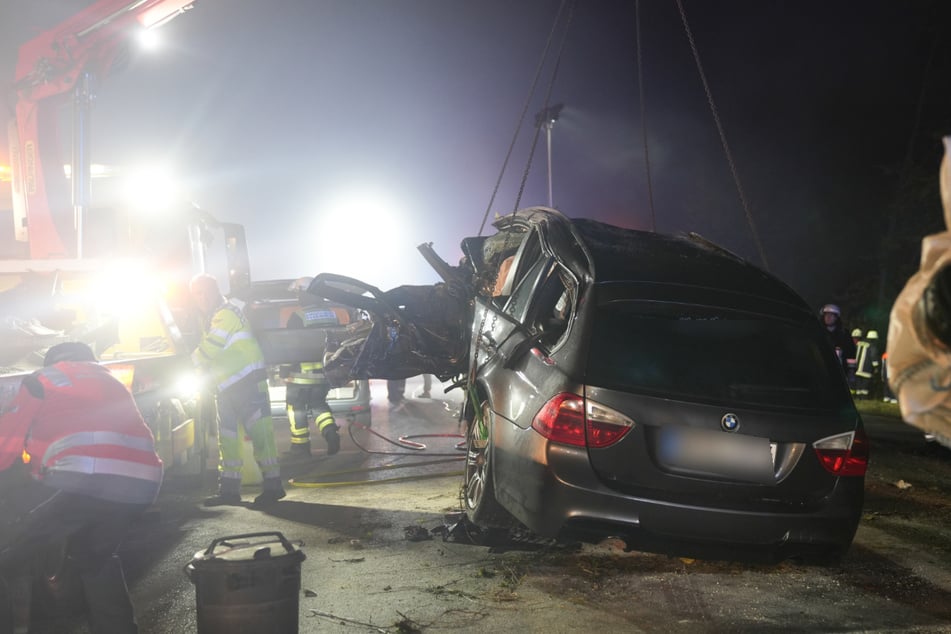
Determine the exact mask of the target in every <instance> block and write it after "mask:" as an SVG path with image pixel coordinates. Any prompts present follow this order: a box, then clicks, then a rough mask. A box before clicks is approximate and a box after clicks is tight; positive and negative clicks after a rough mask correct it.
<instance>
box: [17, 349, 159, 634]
mask: <svg viewBox="0 0 951 634" xmlns="http://www.w3.org/2000/svg"><path fill="white" fill-rule="evenodd" d="M43 366H44V367H43V368H42V369H40V370H37V371H36V372H34V373H33V374H31V375H29V376H27V377H26V378H24V379H23V381H22V383H21V385H20V389H19V391H18V392H17V394H16V396H15V397H14V399H13V401H12V402H11V403H10V405H9V407H8V408H7V409H6V410H5V411H3V412H2V413H0V470H3V473H2V477H3V480H2V482H3V485H4V487H3V489H4V490H3V491H2V493H0V495H2V496H3V506H2V508H3V513H2V515H0V569H2V571H3V573H4V576H5V577H7V578H8V579H14V580H15V581H14V586H15V588H16V591H15V592H16V594H17V598H18V601H17V602H18V603H19V606H20V607H21V608H23V609H22V610H20V612H19V614H17V615H15V620H16V621H17V622H16V624H15V629H17V630H18V631H24V632H25V631H27V629H28V628H29V620H28V619H29V607H28V606H29V605H30V600H29V590H30V581H31V579H30V575H29V570H30V565H31V562H32V560H33V558H34V557H36V556H37V555H38V554H42V553H47V552H50V550H52V549H54V548H57V547H59V546H60V545H62V544H64V543H67V544H68V550H67V553H68V556H69V560H70V561H71V562H72V564H73V565H74V566H75V567H76V569H77V570H78V571H79V574H80V578H81V580H82V584H83V591H84V594H85V598H86V603H87V606H88V608H89V617H90V620H91V625H92V630H93V631H94V632H135V631H137V626H136V622H135V616H134V612H133V607H132V602H131V600H130V599H129V593H128V589H127V588H126V584H125V579H124V576H123V572H122V563H121V561H120V560H119V557H118V555H117V551H118V548H119V545H120V543H121V541H122V539H123V538H124V537H125V534H126V533H127V531H128V529H129V526H130V525H131V523H132V522H133V521H134V520H135V519H136V517H138V516H139V515H140V514H141V513H142V512H143V511H145V510H146V509H147V508H148V507H149V506H150V505H151V504H152V503H153V502H154V501H155V498H156V496H157V495H158V492H159V488H160V487H161V484H162V461H161V460H160V459H159V457H158V455H157V454H156V453H155V442H154V439H153V437H152V433H151V431H149V428H148V426H147V425H146V423H145V421H144V420H143V418H142V415H141V414H140V413H139V410H138V408H137V407H136V404H135V401H134V400H133V398H132V395H131V394H130V393H129V391H128V390H127V389H126V387H125V386H124V385H123V384H122V383H120V382H119V381H118V380H117V379H116V378H115V377H113V376H112V374H111V373H110V372H109V371H108V370H107V369H106V368H105V367H103V366H101V365H99V364H98V363H96V358H95V355H94V354H93V352H92V350H91V349H90V348H89V346H87V345H86V344H84V343H79V342H70V343H62V344H59V345H56V346H53V347H52V348H50V349H49V351H48V352H47V354H46V358H45V359H44V362H43ZM24 595H26V596H24ZM24 621H26V622H24Z"/></svg>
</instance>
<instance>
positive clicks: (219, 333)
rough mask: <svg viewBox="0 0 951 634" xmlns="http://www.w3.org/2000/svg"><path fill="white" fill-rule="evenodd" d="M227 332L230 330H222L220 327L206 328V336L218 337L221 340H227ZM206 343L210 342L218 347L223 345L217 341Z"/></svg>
mask: <svg viewBox="0 0 951 634" xmlns="http://www.w3.org/2000/svg"><path fill="white" fill-rule="evenodd" d="M229 332H230V331H228V330H224V329H222V328H209V329H208V336H209V337H218V339H221V340H222V341H227V340H228V333H229ZM208 343H210V344H212V345H215V346H218V347H219V348H220V347H223V346H222V344H220V343H218V342H217V341H209V342H208Z"/></svg>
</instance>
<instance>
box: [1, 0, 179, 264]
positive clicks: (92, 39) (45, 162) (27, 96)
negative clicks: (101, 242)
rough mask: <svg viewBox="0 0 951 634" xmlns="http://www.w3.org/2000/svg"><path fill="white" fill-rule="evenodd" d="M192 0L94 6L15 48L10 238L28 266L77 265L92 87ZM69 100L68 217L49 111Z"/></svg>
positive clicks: (102, 0) (123, 0) (113, 1)
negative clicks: (143, 35)
mask: <svg viewBox="0 0 951 634" xmlns="http://www.w3.org/2000/svg"><path fill="white" fill-rule="evenodd" d="M194 1H195V0H135V1H131V2H130V0H99V2H96V3H94V4H92V5H90V6H89V7H87V8H86V9H84V10H83V11H81V12H79V13H77V14H76V15H75V16H73V17H71V18H69V19H67V20H66V21H65V22H62V23H61V24H59V25H58V26H56V27H54V28H52V29H50V30H48V31H44V32H43V33H41V34H40V35H38V36H37V37H35V38H33V39H32V40H30V41H28V42H26V43H25V44H23V45H22V46H21V47H20V51H19V58H18V60H17V65H16V72H15V75H14V89H15V92H16V119H15V121H11V122H10V124H9V126H8V137H9V143H10V161H11V168H12V185H13V218H14V223H15V228H14V233H15V237H16V240H17V241H18V242H24V243H27V245H28V253H29V257H30V258H33V259H45V258H67V257H81V256H82V250H83V214H84V210H85V208H86V207H87V205H88V199H89V189H90V185H89V181H90V175H89V167H90V160H89V159H90V156H89V144H88V141H87V138H88V136H89V134H88V125H89V117H88V110H89V102H90V100H91V98H92V83H93V82H92V80H93V77H94V76H96V75H103V74H105V73H106V72H108V70H109V69H110V68H111V67H112V64H113V63H114V62H115V60H116V58H117V56H118V54H119V53H120V51H121V49H122V48H123V46H124V45H125V44H126V42H127V41H128V40H129V39H130V38H131V37H133V36H134V35H135V34H136V32H137V31H140V30H147V29H151V28H155V27H158V26H161V25H163V24H165V23H166V22H168V21H169V20H171V19H173V18H175V17H176V16H178V15H180V14H181V13H183V12H185V11H186V10H187V9H189V8H191V7H192V5H193V4H194ZM70 92H72V93H73V95H74V101H75V103H74V117H73V123H74V125H73V135H74V138H73V144H72V146H73V150H72V169H71V179H72V213H70V209H69V207H70V206H69V205H68V204H66V196H65V185H66V183H65V175H64V174H63V171H62V163H61V161H60V160H59V159H58V157H57V150H58V148H57V134H56V129H57V127H56V125H55V122H56V116H55V114H56V113H55V110H56V108H55V106H57V105H58V104H59V102H60V101H61V100H60V99H57V98H56V97H63V96H65V95H66V94H67V93H70Z"/></svg>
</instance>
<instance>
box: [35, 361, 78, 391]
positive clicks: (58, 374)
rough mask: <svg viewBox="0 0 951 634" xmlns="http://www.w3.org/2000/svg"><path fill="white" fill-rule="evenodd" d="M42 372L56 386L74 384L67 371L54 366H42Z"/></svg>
mask: <svg viewBox="0 0 951 634" xmlns="http://www.w3.org/2000/svg"><path fill="white" fill-rule="evenodd" d="M40 374H42V375H43V376H44V377H46V379H47V380H48V381H49V382H50V383H52V384H53V385H55V386H56V387H66V386H67V385H71V384H72V381H70V380H69V377H68V376H66V373H64V372H63V371H62V370H60V369H59V368H57V367H54V366H47V367H45V368H42V369H41V370H40Z"/></svg>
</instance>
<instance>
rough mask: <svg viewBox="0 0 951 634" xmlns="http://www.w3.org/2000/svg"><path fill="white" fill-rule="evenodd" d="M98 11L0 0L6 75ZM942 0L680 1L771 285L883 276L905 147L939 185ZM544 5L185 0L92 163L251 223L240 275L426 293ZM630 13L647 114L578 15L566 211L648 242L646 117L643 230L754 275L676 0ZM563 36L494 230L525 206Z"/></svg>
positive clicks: (566, 133)
mask: <svg viewBox="0 0 951 634" xmlns="http://www.w3.org/2000/svg"><path fill="white" fill-rule="evenodd" d="M87 4H89V3H88V2H82V1H73V0H61V1H55V0H31V1H30V2H26V1H15V0H0V47H2V48H0V60H2V66H0V72H3V74H4V77H7V78H10V79H12V76H13V60H14V59H15V56H16V52H17V48H18V45H19V44H20V43H22V42H23V41H25V40H26V39H28V38H29V37H31V36H32V35H34V34H36V33H38V32H40V31H42V30H46V29H48V28H51V27H52V26H54V25H55V24H56V23H57V22H59V21H61V20H63V19H65V18H66V17H68V16H69V15H71V14H72V13H74V12H76V11H78V10H80V9H81V8H82V7H84V6H86V5H87ZM948 4H951V3H942V2H940V1H937V0H936V1H931V0H867V1H862V2H853V1H850V0H831V1H824V0H802V1H797V2H780V1H778V0H719V1H717V2H711V1H700V0H683V6H684V8H685V10H686V14H687V18H688V21H689V24H690V27H691V30H692V32H693V35H694V38H695V40H696V43H697V46H698V48H699V51H700V57H701V62H702V63H703V68H704V71H705V73H706V76H707V79H708V82H709V85H710V88H711V90H712V92H713V97H714V99H715V101H716V105H717V109H718V112H719V115H720V117H721V120H722V123H723V125H724V131H725V134H726V139H727V141H728V143H729V145H730V149H731V151H732V154H733V158H734V160H735V163H736V168H737V171H738V174H739V177H740V180H741V183H742V186H743V189H744V192H745V195H746V198H747V200H748V201H749V204H750V211H751V214H752V216H753V219H754V221H755V223H756V229H757V231H758V232H759V237H760V240H761V241H762V244H763V247H764V250H765V252H766V256H767V258H768V259H769V264H770V269H771V270H772V272H773V273H775V274H777V275H778V276H779V277H781V278H782V279H784V280H785V281H786V282H788V283H789V284H790V285H791V286H792V287H793V288H794V289H795V290H797V291H799V292H800V293H802V294H803V295H804V297H805V298H806V299H807V300H808V301H810V302H811V303H813V304H816V305H818V304H821V303H823V302H825V301H829V300H836V296H835V295H836V293H837V292H839V291H838V289H840V288H841V287H842V286H843V285H845V284H847V282H848V281H849V279H850V277H851V276H854V275H856V274H857V271H860V270H861V268H862V267H868V266H874V256H875V252H876V249H878V248H879V238H878V237H877V236H878V231H879V227H878V226H877V225H879V222H878V221H877V220H875V218H877V217H878V216H876V215H875V214H877V213H878V211H877V210H878V209H881V208H883V207H884V206H886V205H887V204H889V203H890V202H891V201H892V199H893V198H894V196H895V195H896V188H897V185H896V182H897V181H896V178H895V175H894V172H895V170H897V169H898V168H899V167H900V166H901V165H902V163H903V161H904V160H905V155H906V153H907V148H908V146H909V143H910V142H911V141H912V140H913V142H914V145H913V146H912V147H913V148H914V151H915V157H916V160H918V161H921V162H923V163H924V164H925V166H926V170H927V166H928V165H929V162H930V163H933V169H932V172H931V173H933V174H934V176H935V178H934V183H935V192H936V191H937V184H936V183H937V178H936V176H937V169H938V162H939V160H940V152H941V144H940V137H941V136H942V135H943V134H946V133H951V125H949V127H948V128H947V129H942V128H941V125H948V124H949V118H951V117H949V114H951V104H949V100H948V95H949V94H951V91H949V90H948V86H944V85H943V84H942V83H941V82H942V81H944V82H949V83H951V79H949V78H951V74H949V73H947V72H943V73H942V72H940V70H941V69H942V68H943V69H944V71H947V69H948V67H949V66H951V64H949V60H948V57H949V50H948V43H947V42H945V41H943V40H937V41H936V40H935V37H934V31H935V30H936V29H940V28H944V29H945V30H946V28H947V25H948V20H949V18H951V8H949V7H947V5H948ZM558 6H559V2H558V0H518V1H516V0H481V1H478V2H475V1H463V0H273V1H269V2H249V1H247V0H198V1H197V2H196V4H195V6H194V8H193V9H192V10H190V11H188V12H187V13H186V14H185V15H183V16H180V17H178V18H176V19H175V20H173V21H172V22H171V23H170V24H168V25H167V26H165V27H164V28H162V29H161V30H160V32H159V33H160V34H161V35H162V37H163V39H164V40H166V42H165V44H164V46H163V47H162V49H161V50H160V51H158V52H157V53H156V54H136V55H134V56H133V58H132V60H131V61H130V62H129V64H128V65H127V66H126V67H125V68H124V69H123V70H122V71H121V73H118V74H116V75H115V76H113V77H108V78H105V79H102V80H101V81H100V82H99V88H98V90H97V98H96V102H95V107H94V111H93V139H92V153H93V157H92V159H93V162H96V163H105V164H111V165H126V164H132V163H141V162H143V161H146V160H148V161H156V160H160V161H162V162H165V163H167V164H169V165H173V166H174V169H175V171H176V173H177V174H178V175H179V176H180V177H181V178H182V179H183V183H184V187H185V190H186V191H187V197H188V198H189V199H190V200H194V201H195V202H197V203H198V204H199V205H201V206H202V207H203V208H204V209H206V210H208V211H210V212H211V213H212V214H214V215H216V216H217V217H219V218H220V219H222V220H226V221H234V222H242V223H244V224H245V225H246V226H247V228H248V238H249V243H250V248H251V258H252V276H253V278H254V279H266V278H273V277H297V276H300V275H311V274H315V273H317V272H320V271H330V272H334V273H341V274H345V275H352V276H354V277H358V278H361V279H363V280H364V281H366V282H369V283H371V284H374V285H377V286H380V287H382V288H389V287H391V286H395V285H397V284H400V283H427V282H431V281H435V280H436V276H435V273H434V272H432V270H431V269H430V268H429V266H428V265H427V264H426V263H425V262H424V261H423V259H422V257H421V256H420V255H419V254H418V253H417V251H416V249H415V247H416V245H418V244H420V243H421V242H433V244H434V248H435V249H436V251H437V252H438V253H439V254H440V255H442V256H443V257H444V258H445V259H447V260H448V261H450V262H455V260H456V259H457V258H458V255H459V250H458V245H459V241H460V240H461V239H462V238H463V237H465V236H467V235H476V234H477V233H478V231H479V227H480V224H481V222H482V218H483V215H484V214H485V212H486V208H487V205H488V203H489V200H490V197H491V195H492V191H493V188H494V187H495V184H496V180H497V178H498V176H499V171H500V169H501V167H502V162H503V160H504V158H505V155H506V151H507V150H508V147H509V145H510V143H511V142H512V135H513V133H514V130H515V126H516V124H517V122H518V117H519V115H520V113H521V111H522V109H523V106H524V103H525V100H526V98H527V97H528V93H529V89H530V86H531V81H532V79H533V77H534V74H535V71H536V67H537V66H538V64H539V62H540V60H541V55H542V51H543V47H544V44H545V41H546V39H547V37H548V35H549V32H550V30H551V28H552V23H553V19H554V16H555V14H556V12H557V9H558ZM640 6H641V35H642V42H641V50H642V53H643V68H644V76H643V82H644V89H645V100H646V109H645V111H644V112H642V110H641V107H640V103H639V102H640V98H639V95H638V83H637V82H638V77H637V63H636V61H637V58H636V48H635V38H634V33H635V29H634V26H635V21H634V2H633V0H630V1H620V0H585V1H583V2H579V3H578V6H577V7H576V10H575V12H574V15H573V18H572V22H571V25H570V29H569V31H568V35H567V40H566V44H565V49H564V53H563V58H562V60H561V64H560V67H559V69H558V76H557V79H556V81H555V84H554V87H553V89H552V93H551V103H553V104H554V103H564V104H565V109H564V111H563V112H562V114H561V118H560V119H559V120H558V122H557V123H556V124H555V127H554V129H553V134H552V140H553V175H554V178H553V181H554V187H553V189H554V204H555V207H557V208H559V209H560V210H561V211H563V212H564V213H566V214H567V215H569V216H576V217H590V218H596V219H599V220H604V221H607V222H612V223H614V224H617V225H621V226H626V227H633V228H644V229H647V228H649V226H650V218H651V212H650V207H649V205H648V196H647V179H646V170H645V157H644V141H643V137H642V130H641V126H642V122H646V127H647V135H648V146H649V152H650V167H651V176H652V181H651V182H652V187H653V198H654V210H655V214H656V220H657V230H658V231H662V232H665V233H678V232H683V231H695V232H698V233H700V234H702V235H704V236H705V237H707V238H709V239H712V240H714V241H716V242H718V243H720V244H721V245H723V246H724V247H726V248H728V249H730V250H732V251H734V252H736V253H739V254H740V255H742V256H744V257H747V258H749V259H750V260H752V261H753V262H755V263H757V264H761V261H760V259H759V256H758V253H757V250H756V247H755V243H754V241H753V239H752V237H751V230H750V227H749V225H748V224H747V221H746V216H745V212H744V210H743V207H742V205H741V203H740V199H739V196H738V194H737V190H736V188H735V186H734V183H733V180H732V177H731V175H730V169H729V165H728V163H727V161H726V159H725V156H724V152H723V149H722V146H721V144H720V139H719V136H718V133H717V130H716V127H715V125H714V122H713V119H712V116H711V112H710V108H709V106H708V104H707V99H706V96H705V94H704V92H703V87H702V84H701V82H700V79H699V76H698V72H697V68H696V65H695V63H694V59H693V56H692V52H691V50H690V47H689V44H688V41H687V38H686V36H685V33H684V29H683V25H682V23H681V20H680V14H679V12H678V8H677V4H676V2H674V0H641V2H640ZM563 24H564V23H562V26H563ZM561 33H562V31H561V29H559V30H558V31H557V32H556V36H555V39H554V42H553V46H552V53H551V57H550V59H549V63H548V64H547V65H546V67H545V68H544V69H543V71H542V74H541V78H540V81H539V86H538V89H537V92H536V94H535V96H534V97H533V100H532V102H531V104H530V106H529V108H528V112H527V115H526V120H525V121H524V123H523V125H522V130H521V133H520V137H519V140H518V141H517V145H516V149H515V153H514V155H513V157H512V159H511V160H510V162H509V165H508V168H507V171H506V173H505V176H504V179H503V181H502V186H501V188H500V190H499V193H498V195H497V196H496V198H495V202H494V205H493V207H492V214H490V218H489V222H491V218H492V215H494V214H496V213H498V214H504V213H507V212H510V211H512V209H513V206H514V204H515V197H516V194H517V192H518V188H519V182H520V179H521V177H522V173H523V171H524V170H525V165H526V160H527V155H528V150H529V148H530V145H531V140H532V135H533V134H534V132H535V128H534V117H535V113H536V112H538V111H539V110H540V109H541V108H542V107H543V105H544V95H545V92H546V91H547V89H548V82H549V80H550V77H551V72H552V60H553V59H554V55H555V54H556V53H557V49H558V46H559V44H560V37H561ZM933 45H934V49H932V46H933ZM932 50H934V53H933V57H932V62H931V66H930V71H928V72H926V68H929V66H928V64H927V60H928V59H929V55H932ZM923 87H924V88H925V101H924V102H923V104H924V105H923V107H922V109H921V114H920V117H919V118H917V119H916V112H917V111H918V108H919V95H920V94H921V93H922V89H923ZM644 115H646V118H643V117H644ZM916 121H918V127H917V133H915V130H916V126H915V122H916ZM61 134H62V136H63V138H64V139H68V138H69V134H68V130H63V131H62V132H61ZM2 147H3V149H2V150H0V160H2V159H4V158H5V154H6V149H5V148H6V143H4V144H3V146H2ZM926 173H927V171H926ZM546 178H547V176H546V150H545V139H544V134H542V136H541V137H540V138H539V142H538V146H537V148H536V153H535V159H534V163H533V167H532V171H531V173H530V175H529V178H528V181H527V184H526V188H525V192H524V194H523V197H522V201H521V204H520V206H521V207H525V206H530V205H536V204H546V202H547V180H546ZM95 187H96V185H95V184H94V188H95ZM354 191H359V192H364V193H368V192H369V193H374V194H376V195H377V197H379V198H382V200H384V201H386V204H388V205H391V207H390V209H389V210H384V211H387V214H386V217H387V218H389V219H391V220H392V221H394V222H395V224H394V225H387V224H386V222H385V221H381V222H380V223H378V224H369V223H367V222H359V221H357V222H353V220H355V217H354V216H353V215H351V216H349V217H348V218H344V219H340V220H335V221H334V226H335V227H336V228H337V229H336V230H335V231H332V232H331V231H321V229H320V227H321V222H320V221H321V220H322V219H326V218H328V217H330V215H331V214H332V213H333V210H334V208H335V204H336V203H335V202H334V201H337V200H339V199H340V197H341V196H344V195H346V194H347V193H348V192H354ZM93 195H94V197H95V189H94V192H93ZM931 211H932V212H933V213H934V214H935V216H936V217H940V214H941V211H940V208H938V207H937V206H935V208H934V209H933V210H931ZM873 212H874V213H873ZM924 213H929V210H925V211H924ZM491 231H492V229H491V228H490V227H488V226H487V229H486V230H485V231H484V233H491ZM381 237H383V238H388V239H386V240H384V243H383V246H380V244H379V243H377V244H375V245H374V244H373V240H374V239H379V238H381ZM870 262H871V263H870Z"/></svg>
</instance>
